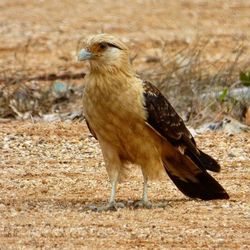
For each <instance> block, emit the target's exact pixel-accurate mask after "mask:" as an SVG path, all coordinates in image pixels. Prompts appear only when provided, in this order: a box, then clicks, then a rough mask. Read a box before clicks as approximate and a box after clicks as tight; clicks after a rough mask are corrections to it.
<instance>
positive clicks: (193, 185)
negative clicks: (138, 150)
mask: <svg viewBox="0 0 250 250" xmlns="http://www.w3.org/2000/svg"><path fill="white" fill-rule="evenodd" d="M165 169H166V172H167V174H168V176H169V177H170V179H171V180H172V181H173V182H174V184H175V185H176V186H177V187H178V189H179V190H180V191H181V192H182V193H183V194H185V195H186V196H189V197H191V198H199V199H202V200H214V199H229V195H228V194H227V192H226V191H225V189H224V188H223V187H222V186H221V185H220V184H219V183H218V182H217V181H216V180H215V179H214V178H213V177H212V176H210V175H209V174H208V173H207V172H201V173H199V174H197V175H196V176H195V179H196V181H192V180H182V179H181V178H179V177H178V176H175V175H173V174H172V173H171V172H170V171H168V170H167V168H165Z"/></svg>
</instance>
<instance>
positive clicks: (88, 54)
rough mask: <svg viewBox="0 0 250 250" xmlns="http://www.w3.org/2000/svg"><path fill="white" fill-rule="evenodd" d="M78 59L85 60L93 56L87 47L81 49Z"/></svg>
mask: <svg viewBox="0 0 250 250" xmlns="http://www.w3.org/2000/svg"><path fill="white" fill-rule="evenodd" d="M77 58H78V61H84V60H88V59H91V58H92V53H91V52H89V51H87V50H86V49H82V50H80V52H79V54H78V57H77Z"/></svg>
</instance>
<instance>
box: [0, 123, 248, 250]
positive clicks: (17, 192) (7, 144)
mask: <svg viewBox="0 0 250 250" xmlns="http://www.w3.org/2000/svg"><path fill="white" fill-rule="evenodd" d="M0 128H1V129H0V162H1V178H0V190H1V192H0V194H1V195H0V242H1V247H0V248H1V249H33V248H45V249H53V248H58V249H73V248H75V249H77V248H78V249H80V248H81V249H118V248H119V249H129V248H130V249H132V248H133V249H134V248H143V249H176V248H188V249H194V248H198V249H206V248H210V249H235V248H238V249H248V248H249V245H250V237H249V229H250V227H249V225H250V224H249V223H250V209H249V202H250V195H249V188H250V186H249V183H250V160H249V152H250V146H249V145H250V137H249V134H244V133H242V134H238V135H237V136H228V135H225V134H219V133H212V134H204V135H200V136H197V138H196V139H197V142H198V144H199V146H200V148H202V149H204V150H205V151H206V152H207V153H210V154H211V155H213V156H214V157H215V158H216V159H218V160H219V162H220V163H221V165H222V171H221V173H219V174H215V175H214V176H215V177H216V179H217V180H219V181H220V183H221V184H222V185H223V186H224V187H225V189H226V190H227V191H228V192H229V194H230V197H231V198H230V200H228V201H207V202H205V201H198V200H191V199H188V198H186V197H184V196H183V195H182V194H181V193H180V192H179V191H178V190H177V189H176V188H175V186H174V185H173V183H172V182H171V181H170V180H169V179H168V178H167V177H166V180H164V181H161V182H155V183H151V184H150V188H149V196H150V198H151V200H152V202H153V204H154V206H153V208H152V209H149V210H148V209H134V208H133V206H132V205H131V203H132V201H134V200H138V199H139V198H140V195H141V192H142V177H141V173H140V171H139V170H135V169H131V175H130V177H129V178H128V181H126V182H124V183H121V184H120V185H119V188H118V196H117V199H118V201H121V202H123V203H124V205H125V208H122V209H119V210H118V211H114V212H95V211H93V208H94V207H95V206H101V205H103V204H105V203H106V202H107V200H108V197H109V192H110V184H109V182H108V178H107V174H106V170H105V167H104V163H103V160H102V156H101V152H100V149H99V146H98V144H97V142H96V141H95V139H94V138H91V137H90V135H89V133H88V131H87V128H86V125H85V124H84V123H83V124H80V123H52V124H47V123H35V124H32V123H29V122H11V123H2V124H1V126H0Z"/></svg>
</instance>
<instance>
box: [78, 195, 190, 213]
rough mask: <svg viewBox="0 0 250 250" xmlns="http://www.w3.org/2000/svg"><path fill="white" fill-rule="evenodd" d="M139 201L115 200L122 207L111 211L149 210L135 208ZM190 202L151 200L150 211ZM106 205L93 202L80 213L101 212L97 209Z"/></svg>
mask: <svg viewBox="0 0 250 250" xmlns="http://www.w3.org/2000/svg"><path fill="white" fill-rule="evenodd" d="M138 201H139V200H117V203H118V204H120V205H122V207H120V206H118V208H117V209H113V211H117V210H121V209H130V210H138V209H149V208H146V207H140V206H137V205H136V204H137V202H138ZM189 201H191V199H188V198H180V199H170V200H163V199H159V200H153V201H151V202H152V207H151V208H150V209H157V208H162V209H167V208H170V207H174V206H176V205H177V206H178V205H179V204H183V203H186V202H189ZM105 205H107V202H105V201H103V200H99V199H97V200H94V201H93V203H91V204H84V205H83V206H82V207H81V209H82V211H96V212H99V211H102V210H100V209H99V208H101V207H104V206H105Z"/></svg>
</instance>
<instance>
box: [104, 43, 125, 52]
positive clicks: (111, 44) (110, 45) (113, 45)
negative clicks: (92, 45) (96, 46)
mask: <svg viewBox="0 0 250 250" xmlns="http://www.w3.org/2000/svg"><path fill="white" fill-rule="evenodd" d="M106 44H107V45H108V46H109V47H113V48H117V49H120V50H122V48H120V47H118V46H117V45H115V44H113V43H106Z"/></svg>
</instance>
